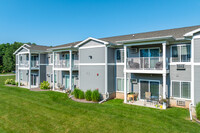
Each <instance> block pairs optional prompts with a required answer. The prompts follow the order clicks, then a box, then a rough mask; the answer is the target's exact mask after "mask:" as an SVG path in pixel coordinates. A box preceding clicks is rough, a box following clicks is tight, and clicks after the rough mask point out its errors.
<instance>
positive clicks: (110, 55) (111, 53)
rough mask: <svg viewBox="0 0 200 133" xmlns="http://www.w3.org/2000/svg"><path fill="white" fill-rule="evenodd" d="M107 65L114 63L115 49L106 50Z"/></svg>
mask: <svg viewBox="0 0 200 133" xmlns="http://www.w3.org/2000/svg"><path fill="white" fill-rule="evenodd" d="M108 63H115V49H114V48H108Z"/></svg>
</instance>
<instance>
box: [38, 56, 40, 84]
mask: <svg viewBox="0 0 200 133" xmlns="http://www.w3.org/2000/svg"><path fill="white" fill-rule="evenodd" d="M38 58H39V59H38V65H39V71H38V87H40V53H39V56H38Z"/></svg>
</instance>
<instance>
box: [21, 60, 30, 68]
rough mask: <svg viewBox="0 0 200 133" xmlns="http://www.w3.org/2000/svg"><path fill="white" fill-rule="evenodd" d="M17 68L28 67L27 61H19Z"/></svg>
mask: <svg viewBox="0 0 200 133" xmlns="http://www.w3.org/2000/svg"><path fill="white" fill-rule="evenodd" d="M19 67H24V68H28V67H29V61H19Z"/></svg>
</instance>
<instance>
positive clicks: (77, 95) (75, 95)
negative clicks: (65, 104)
mask: <svg viewBox="0 0 200 133" xmlns="http://www.w3.org/2000/svg"><path fill="white" fill-rule="evenodd" d="M79 91H80V89H78V88H75V89H74V91H73V94H74V97H75V98H79Z"/></svg>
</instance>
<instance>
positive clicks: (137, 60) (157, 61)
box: [126, 57, 168, 70]
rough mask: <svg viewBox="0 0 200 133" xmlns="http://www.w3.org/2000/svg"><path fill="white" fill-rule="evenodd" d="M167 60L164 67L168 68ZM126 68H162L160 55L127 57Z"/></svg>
mask: <svg viewBox="0 0 200 133" xmlns="http://www.w3.org/2000/svg"><path fill="white" fill-rule="evenodd" d="M167 60H168V59H167ZM167 62H168V61H166V65H167V66H166V68H167V69H168V63H167ZM126 65H127V69H129V70H162V69H163V58H162V57H132V58H127V63H126Z"/></svg>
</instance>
